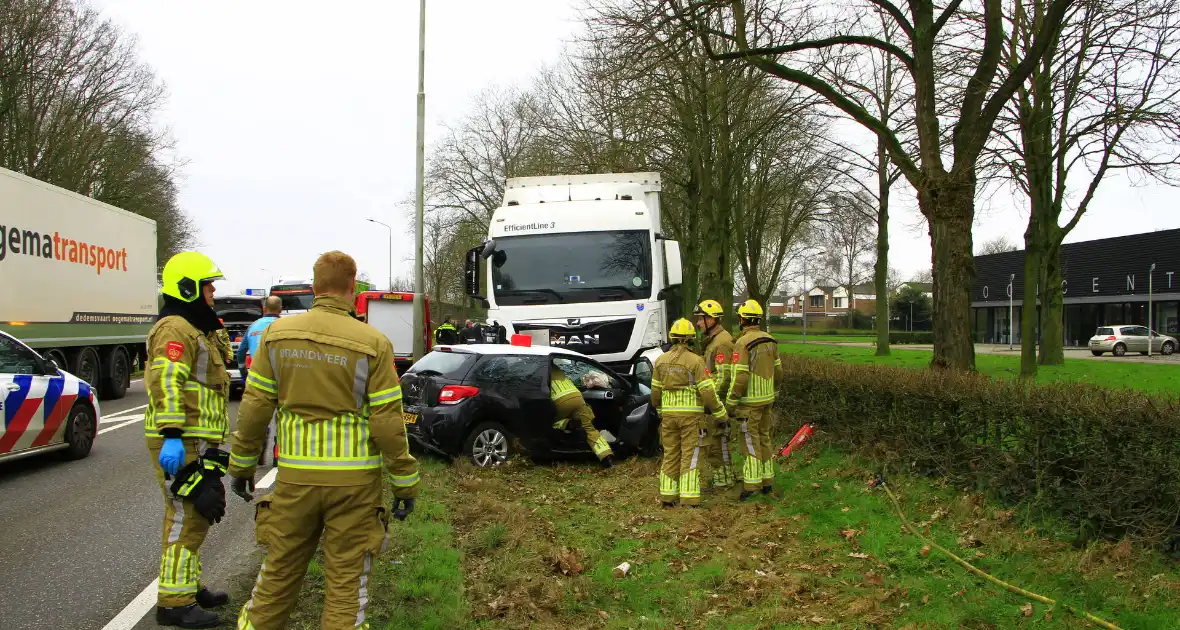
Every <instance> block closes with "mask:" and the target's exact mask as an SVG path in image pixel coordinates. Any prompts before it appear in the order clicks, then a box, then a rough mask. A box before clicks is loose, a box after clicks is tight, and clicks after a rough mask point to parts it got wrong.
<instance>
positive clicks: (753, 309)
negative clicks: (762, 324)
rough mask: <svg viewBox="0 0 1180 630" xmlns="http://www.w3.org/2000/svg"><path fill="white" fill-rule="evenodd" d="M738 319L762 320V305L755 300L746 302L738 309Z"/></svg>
mask: <svg viewBox="0 0 1180 630" xmlns="http://www.w3.org/2000/svg"><path fill="white" fill-rule="evenodd" d="M738 317H741V318H742V319H762V305H761V304H759V303H758V302H755V301H754V300H746V302H745V303H744V304H742V305H741V306H739V307H738Z"/></svg>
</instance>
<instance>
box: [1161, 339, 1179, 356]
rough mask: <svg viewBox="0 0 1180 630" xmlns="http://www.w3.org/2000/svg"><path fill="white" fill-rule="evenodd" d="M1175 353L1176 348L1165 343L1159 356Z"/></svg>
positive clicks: (1167, 342) (1168, 342) (1169, 343)
mask: <svg viewBox="0 0 1180 630" xmlns="http://www.w3.org/2000/svg"><path fill="white" fill-rule="evenodd" d="M1175 351H1176V346H1174V345H1172V342H1171V341H1165V342H1164V346H1163V347H1162V348H1160V354H1172V353H1173V352H1175Z"/></svg>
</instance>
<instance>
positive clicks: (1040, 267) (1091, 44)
mask: <svg viewBox="0 0 1180 630" xmlns="http://www.w3.org/2000/svg"><path fill="white" fill-rule="evenodd" d="M1053 8H1054V7H1052V6H1049V5H1048V4H1047V2H1046V0H1030V1H1029V2H1026V3H1018V4H1016V5H1015V6H1014V7H1012V9H1011V10H1010V11H1009V13H1008V14H1007V19H1008V20H1009V22H1010V23H1011V24H1012V37H1011V38H1010V39H1009V42H1008V47H1007V50H1006V51H1004V59H1003V61H1004V62H1005V64H1006V66H1007V68H1009V71H1010V72H1012V70H1011V69H1012V68H1016V67H1018V66H1019V65H1020V63H1021V62H1020V61H1019V59H1020V58H1025V59H1027V58H1028V56H1029V55H1030V54H1031V53H1030V51H1033V52H1035V50H1036V47H1037V45H1038V43H1039V33H1040V31H1041V30H1042V29H1043V25H1044V23H1045V22H1046V20H1049V19H1053V18H1052V15H1051V13H1050V12H1051V11H1052V9H1053ZM1063 22H1064V26H1063V29H1062V31H1061V35H1060V37H1059V38H1058V40H1055V41H1053V42H1051V44H1050V46H1048V47H1047V53H1046V54H1045V61H1044V62H1043V63H1041V64H1038V65H1037V66H1036V67H1035V68H1034V70H1033V72H1032V73H1031V76H1030V77H1029V79H1028V80H1027V81H1022V82H1021V83H1020V85H1019V86H1018V89H1017V91H1016V98H1015V99H1014V100H1013V101H1012V102H1011V103H1010V104H1009V106H1008V107H1007V108H1006V109H1005V110H1004V111H1003V112H1002V113H1001V118H1000V129H1001V132H1002V133H1000V134H999V135H998V136H997V139H996V142H995V146H996V149H995V152H994V156H995V157H996V159H997V161H998V162H999V163H1000V164H1001V165H1002V166H1003V167H1004V168H1006V169H1007V171H1008V172H1009V174H1010V176H1011V179H1012V181H1014V182H1015V183H1016V185H1017V186H1018V187H1019V188H1020V189H1021V190H1022V191H1023V192H1024V193H1025V194H1027V195H1028V198H1029V210H1030V211H1029V222H1028V227H1027V229H1026V230H1025V235H1024V240H1025V266H1024V291H1023V296H1022V302H1023V307H1024V312H1025V313H1029V314H1031V313H1034V312H1036V304H1037V303H1038V298H1039V300H1040V303H1041V304H1042V307H1041V310H1040V319H1039V324H1040V336H1041V345H1040V350H1041V352H1040V363H1042V364H1061V363H1062V362H1064V351H1063V347H1062V346H1063V332H1062V312H1063V310H1064V309H1063V301H1064V299H1063V293H1062V286H1061V285H1062V274H1061V265H1060V250H1061V243H1062V242H1063V240H1064V239H1065V237H1066V236H1067V235H1068V234H1069V233H1070V231H1072V230H1073V229H1074V227H1076V226H1077V225H1078V222H1079V221H1080V220H1081V218H1082V216H1083V215H1084V214H1085V212H1086V210H1087V209H1088V208H1089V205H1090V202H1091V200H1093V198H1094V195H1095V193H1096V191H1097V190H1098V187H1099V185H1100V184H1101V183H1102V181H1103V179H1104V178H1105V177H1106V176H1107V175H1108V174H1109V173H1110V172H1112V171H1120V170H1121V171H1126V172H1128V173H1130V174H1132V175H1138V176H1142V177H1147V178H1152V179H1155V180H1156V181H1161V182H1165V183H1169V184H1176V183H1177V182H1178V180H1177V178H1176V170H1175V167H1176V165H1177V163H1178V161H1180V151H1178V149H1180V65H1178V64H1177V59H1178V55H1180V3H1177V2H1176V1H1175V0H1152V1H1149V2H1143V1H1139V0H1114V1H1112V2H1098V1H1096V0H1081V1H1078V2H1075V3H1073V6H1072V7H1071V9H1070V11H1068V12H1067V13H1066V14H1065V16H1064V20H1063ZM1086 176H1088V179H1087V178H1086ZM1070 178H1073V181H1075V182H1078V184H1077V185H1071V183H1070V181H1069V180H1070ZM1038 290H1039V295H1038ZM1037 324H1038V319H1037V318H1036V317H1032V316H1026V317H1024V318H1022V322H1021V336H1022V342H1021V374H1022V375H1023V376H1026V377H1029V376H1032V375H1034V374H1035V373H1036V369H1037V357H1036V342H1037V328H1038V326H1037Z"/></svg>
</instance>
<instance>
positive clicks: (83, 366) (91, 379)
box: [68, 348, 100, 386]
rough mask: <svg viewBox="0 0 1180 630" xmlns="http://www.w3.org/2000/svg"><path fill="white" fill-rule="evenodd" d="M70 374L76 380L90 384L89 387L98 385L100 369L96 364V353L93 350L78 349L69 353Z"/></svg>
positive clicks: (97, 363)
mask: <svg viewBox="0 0 1180 630" xmlns="http://www.w3.org/2000/svg"><path fill="white" fill-rule="evenodd" d="M68 369H69V371H70V373H71V374H73V375H74V376H77V377H78V378H80V379H82V380H84V381H86V382H87V383H90V384H91V385H94V386H97V385H98V377H99V375H100V368H99V362H98V353H97V352H95V351H94V348H78V349H76V350H74V351H73V352H71V353H70V367H69V368H68Z"/></svg>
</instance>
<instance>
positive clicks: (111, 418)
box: [102, 405, 147, 422]
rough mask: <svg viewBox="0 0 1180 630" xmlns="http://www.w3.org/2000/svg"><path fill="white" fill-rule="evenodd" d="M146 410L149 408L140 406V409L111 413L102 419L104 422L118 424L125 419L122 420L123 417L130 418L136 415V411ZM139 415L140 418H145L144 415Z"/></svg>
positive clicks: (133, 408) (134, 408)
mask: <svg viewBox="0 0 1180 630" xmlns="http://www.w3.org/2000/svg"><path fill="white" fill-rule="evenodd" d="M146 408H147V405H140V406H138V407H132V408H130V409H124V410H122V411H116V412H114V413H109V414H106V415H104V416H103V417H102V422H118V421H119V420H122V419H123V418H122V417H123V416H130V415H132V414H135V412H136V411H139V410H140V409H146ZM137 415H138V417H140V418H142V417H143V414H142V413H141V414H137Z"/></svg>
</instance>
